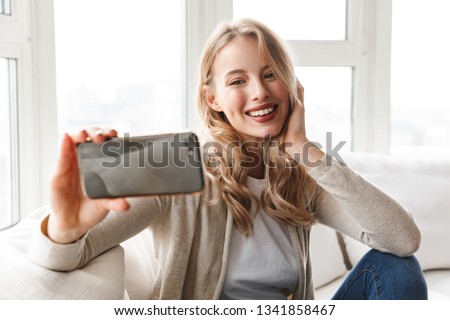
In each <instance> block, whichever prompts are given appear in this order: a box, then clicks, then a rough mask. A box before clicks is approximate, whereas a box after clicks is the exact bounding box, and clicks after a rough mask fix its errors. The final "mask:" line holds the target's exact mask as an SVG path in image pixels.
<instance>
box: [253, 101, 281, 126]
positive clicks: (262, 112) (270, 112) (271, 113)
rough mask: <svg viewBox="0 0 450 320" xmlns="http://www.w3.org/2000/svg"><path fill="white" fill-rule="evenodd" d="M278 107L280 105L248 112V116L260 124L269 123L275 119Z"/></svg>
mask: <svg viewBox="0 0 450 320" xmlns="http://www.w3.org/2000/svg"><path fill="white" fill-rule="evenodd" d="M277 107H278V105H277V104H275V105H273V106H270V107H267V108H264V109H259V110H254V111H248V112H246V114H247V115H249V116H250V117H251V118H252V119H254V120H256V121H258V122H264V121H269V120H272V119H273V118H274V117H275V114H276V112H275V111H276V110H277Z"/></svg>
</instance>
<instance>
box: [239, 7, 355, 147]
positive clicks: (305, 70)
mask: <svg viewBox="0 0 450 320" xmlns="http://www.w3.org/2000/svg"><path fill="white" fill-rule="evenodd" d="M281 7H282V8H283V10H279V8H281ZM244 17H247V18H253V19H257V20H259V21H261V22H263V23H265V24H266V25H268V26H269V27H270V28H272V29H273V30H274V31H275V32H277V33H278V34H279V35H280V36H281V37H283V38H284V39H285V40H288V42H289V44H290V45H291V49H292V51H293V55H294V60H295V63H296V75H297V77H298V78H299V80H300V82H301V83H302V85H303V87H304V88H305V108H306V126H307V133H308V136H309V139H310V140H312V141H314V142H318V143H319V144H320V145H322V146H323V147H324V149H325V147H326V145H327V139H328V140H330V139H332V141H328V143H332V145H334V146H335V145H336V144H338V143H339V142H340V141H343V142H345V145H344V147H343V148H342V149H341V150H346V151H350V150H351V147H352V89H353V85H352V83H353V73H352V70H353V68H354V67H356V68H357V67H358V66H357V61H356V60H355V61H342V59H341V58H340V57H339V56H338V55H335V56H334V55H330V54H329V53H330V52H333V50H334V49H335V48H336V47H338V46H340V47H342V46H344V47H345V46H347V47H348V48H347V52H348V51H349V50H351V41H347V40H348V38H349V37H351V36H352V34H350V35H348V34H347V24H348V23H347V1H345V0H339V1H336V0H319V1H310V0H300V1H299V0H279V1H273V0H262V1H261V0H233V19H235V20H236V19H239V18H244ZM348 53H350V52H348ZM349 56H351V55H350V54H349ZM325 92H326V94H324V93H325ZM327 132H331V136H328V138H327V134H326V133H327Z"/></svg>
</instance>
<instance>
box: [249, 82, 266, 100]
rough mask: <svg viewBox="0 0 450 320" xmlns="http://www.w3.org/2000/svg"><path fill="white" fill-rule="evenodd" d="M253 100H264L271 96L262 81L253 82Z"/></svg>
mask: <svg viewBox="0 0 450 320" xmlns="http://www.w3.org/2000/svg"><path fill="white" fill-rule="evenodd" d="M252 87H253V88H252V89H253V100H264V99H265V98H267V97H268V96H269V90H267V87H266V84H265V83H264V82H263V81H261V80H255V81H254V82H253V86H252Z"/></svg>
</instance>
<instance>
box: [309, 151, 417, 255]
mask: <svg viewBox="0 0 450 320" xmlns="http://www.w3.org/2000/svg"><path fill="white" fill-rule="evenodd" d="M310 173H311V176H312V177H313V178H314V179H315V180H316V182H317V184H318V185H319V188H318V192H317V194H316V198H315V209H314V211H315V216H316V218H317V219H318V221H319V222H320V223H323V224H325V225H327V226H329V227H331V228H333V229H336V230H337V231H339V232H341V233H343V234H346V235H348V236H350V237H352V238H354V239H356V240H359V241H361V242H363V243H365V244H366V245H368V246H369V247H371V248H374V249H377V250H379V251H382V252H388V253H392V254H395V255H397V256H409V255H412V254H413V253H414V252H415V251H417V249H418V248H419V245H420V240H421V234H420V230H419V228H418V227H417V225H416V223H415V221H414V219H413V217H412V215H411V214H410V213H409V212H408V210H407V209H406V208H404V207H403V206H402V205H401V204H400V203H399V202H397V201H396V200H395V199H393V198H392V197H390V196H389V195H388V194H386V193H385V192H383V191H382V190H380V189H379V188H377V187H376V186H375V185H373V184H372V183H370V182H368V181H366V180H365V179H363V178H362V177H361V176H360V175H358V174H357V173H356V172H354V171H353V170H351V169H350V168H349V167H347V166H346V165H344V164H340V163H338V162H337V161H336V160H335V159H332V158H331V157H330V156H329V155H326V156H325V157H324V158H323V159H322V161H321V163H320V164H319V165H318V166H317V167H316V168H314V169H313V170H311V172H310Z"/></svg>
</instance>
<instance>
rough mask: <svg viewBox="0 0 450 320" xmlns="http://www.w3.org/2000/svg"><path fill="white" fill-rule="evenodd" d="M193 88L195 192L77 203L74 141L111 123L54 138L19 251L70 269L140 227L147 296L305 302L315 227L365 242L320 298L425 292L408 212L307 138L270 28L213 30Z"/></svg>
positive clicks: (245, 25) (281, 49)
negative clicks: (202, 178)
mask: <svg viewBox="0 0 450 320" xmlns="http://www.w3.org/2000/svg"><path fill="white" fill-rule="evenodd" d="M198 96H199V99H198V100H199V109H200V114H201V117H202V119H203V123H204V129H205V137H204V142H207V141H213V142H214V143H215V144H214V145H215V146H216V148H215V149H216V150H215V151H214V152H215V153H214V156H213V157H209V158H208V159H205V163H206V165H205V170H206V172H207V177H208V178H207V183H206V188H205V190H204V191H203V192H202V194H200V195H184V196H176V197H173V196H160V197H148V198H140V199H113V200H111V199H102V200H91V199H87V198H85V197H84V196H83V194H82V192H81V187H80V179H79V174H78V166H77V162H76V157H75V144H76V143H82V142H85V141H86V140H88V139H89V140H92V141H94V142H102V141H104V140H105V139H106V138H109V137H113V136H115V135H116V132H115V131H107V132H104V131H98V132H87V131H82V132H80V133H79V134H77V135H74V136H69V135H66V136H65V137H64V139H63V142H62V147H61V154H60V157H59V162H58V164H57V169H56V173H55V176H54V177H53V180H52V187H51V188H52V190H51V191H52V197H51V204H52V209H53V212H52V213H51V214H50V215H49V216H48V217H47V218H45V219H44V221H43V222H42V225H41V228H40V230H39V232H37V234H36V238H35V240H34V241H33V242H32V246H31V248H30V254H29V256H30V257H31V259H32V260H33V261H34V262H35V263H37V264H39V265H42V266H45V267H47V268H51V269H56V270H73V269H76V268H80V267H82V266H84V265H85V264H86V263H87V262H89V261H90V260H91V259H93V258H94V257H96V256H97V255H99V254H101V253H102V252H104V251H106V250H108V249H109V248H111V247H113V246H116V245H117V244H119V243H121V242H122V241H124V240H126V239H128V238H130V237H132V236H133V235H135V234H137V233H138V232H140V231H142V230H143V229H145V228H149V229H150V231H151V234H152V236H153V246H152V248H153V249H154V250H155V256H156V257H158V261H157V262H156V265H157V267H156V268H157V270H156V271H155V272H154V274H157V275H159V276H158V278H157V279H155V281H154V287H153V288H152V296H151V297H150V298H152V299H219V298H222V299H286V298H287V297H292V298H295V299H312V298H314V291H313V283H312V275H311V262H310V258H309V234H310V229H311V227H312V226H313V225H314V223H316V222H320V223H323V224H326V225H328V226H330V227H332V228H334V229H336V230H338V231H340V232H342V233H344V234H347V235H349V236H351V237H354V238H356V239H358V240H360V241H362V242H364V243H366V244H367V245H369V246H371V247H372V248H374V250H371V251H370V252H369V253H368V254H367V255H366V256H365V257H364V258H363V259H362V260H361V262H360V265H358V266H356V267H355V268H354V270H353V271H352V272H351V273H350V275H349V277H348V278H347V279H346V281H345V282H344V283H343V285H342V287H341V288H340V289H339V291H338V292H337V293H336V295H335V297H333V298H336V299H426V284H425V281H424V279H423V275H422V272H421V268H420V266H419V264H418V262H417V260H416V259H415V258H414V257H413V256H411V255H412V254H413V253H414V252H415V251H416V250H417V248H418V247H419V244H420V232H419V230H418V228H417V226H416V224H415V222H414V220H413V218H412V217H411V215H410V214H409V213H408V212H407V211H406V210H405V209H404V208H403V207H402V206H401V205H400V204H398V203H397V202H396V201H395V200H393V199H391V198H390V197H388V196H387V195H386V194H384V193H383V192H381V191H380V190H378V189H377V188H376V187H374V186H373V185H371V184H370V183H368V182H366V181H365V180H363V179H362V178H361V177H360V176H358V175H357V174H355V173H354V172H353V171H351V170H350V169H349V168H348V167H345V166H341V165H340V164H339V163H337V162H336V161H335V160H333V159H331V158H330V157H329V156H326V155H325V154H324V153H323V152H322V151H321V150H319V149H318V148H316V147H315V146H314V145H313V144H311V143H310V142H309V141H308V139H307V135H306V130H305V121H304V107H303V88H302V86H301V85H300V84H299V82H298V80H297V79H296V77H295V74H294V68H293V64H292V60H291V58H290V56H289V54H288V51H287V49H286V48H285V45H284V44H283V41H282V40H280V39H279V38H278V37H277V35H275V34H274V33H273V32H272V31H271V30H270V29H269V28H267V27H266V26H264V25H263V24H261V23H259V22H257V21H253V20H248V19H244V20H241V21H238V22H235V23H231V24H224V25H222V26H220V27H218V28H217V30H216V31H215V32H214V33H213V34H212V35H211V37H210V39H209V40H208V42H207V44H206V46H205V49H204V51H203V55H202V59H201V70H200V83H199V90H198ZM208 151H209V155H211V151H210V150H208ZM122 211H127V212H122ZM324 254H326V252H324ZM400 257H403V258H400ZM367 270H369V271H367Z"/></svg>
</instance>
